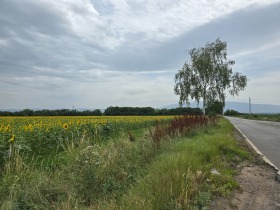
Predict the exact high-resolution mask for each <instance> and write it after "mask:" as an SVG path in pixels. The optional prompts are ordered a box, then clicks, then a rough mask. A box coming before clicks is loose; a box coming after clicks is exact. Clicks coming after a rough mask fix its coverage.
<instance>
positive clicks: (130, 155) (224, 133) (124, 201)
mask: <svg viewBox="0 0 280 210" xmlns="http://www.w3.org/2000/svg"><path fill="white" fill-rule="evenodd" d="M140 134H141V135H140ZM131 135H132V137H133V138H132V139H133V140H134V141H131V137H130V136H129V135H128V134H127V133H123V135H122V136H121V137H119V138H116V139H111V140H110V141H107V142H106V144H94V145H92V144H91V141H90V140H86V139H84V140H83V141H82V142H81V143H80V144H79V146H74V145H71V144H69V145H68V147H67V148H66V150H65V151H64V152H61V153H58V154H57V155H56V156H55V157H53V156H51V157H49V158H47V156H46V157H44V158H41V157H34V158H32V160H31V161H30V158H25V155H24V154H17V153H15V154H14V156H13V157H12V159H11V160H9V161H7V162H6V165H5V167H4V168H3V169H2V170H1V175H0V209H50V208H53V209H75V208H77V209H208V208H209V202H210V200H211V198H212V196H213V195H221V196H227V195H229V193H230V192H231V191H232V190H233V189H235V188H237V187H238V184H237V183H236V182H235V181H234V179H233V175H234V174H235V173H236V171H235V170H233V169H232V168H231V167H230V166H231V164H232V163H235V162H236V161H237V160H238V161H240V160H242V159H244V158H248V154H247V153H246V152H245V151H244V150H242V149H240V147H239V146H238V144H237V141H235V140H234V138H233V127H232V125H231V124H230V123H229V122H228V121H227V120H226V119H223V118H222V119H221V120H220V121H219V123H218V125H217V126H215V127H208V128H204V129H200V130H199V131H195V132H192V133H191V135H189V136H182V135H181V136H177V137H168V136H167V137H165V138H164V140H163V141H162V143H161V146H160V148H155V146H154V144H153V143H152V140H151V137H150V135H149V132H148V131H145V130H142V133H141V132H139V130H137V131H136V133H134V132H133V131H131ZM237 157H238V158H237ZM211 169H216V170H217V171H218V172H220V173H221V174H220V175H213V174H211V172H210V171H211Z"/></svg>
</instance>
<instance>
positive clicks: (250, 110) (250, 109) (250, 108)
mask: <svg viewBox="0 0 280 210" xmlns="http://www.w3.org/2000/svg"><path fill="white" fill-rule="evenodd" d="M249 114H252V107H251V98H250V97H249Z"/></svg>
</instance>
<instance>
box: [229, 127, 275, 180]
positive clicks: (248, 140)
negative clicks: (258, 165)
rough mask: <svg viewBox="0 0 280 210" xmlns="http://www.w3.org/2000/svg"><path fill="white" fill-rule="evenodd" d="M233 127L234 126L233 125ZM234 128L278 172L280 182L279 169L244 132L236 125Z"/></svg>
mask: <svg viewBox="0 0 280 210" xmlns="http://www.w3.org/2000/svg"><path fill="white" fill-rule="evenodd" d="M231 124H232V123H231ZM232 125H233V124H232ZM233 127H234V128H235V129H236V130H238V132H239V133H240V134H241V135H242V136H243V137H244V138H245V140H246V141H247V142H248V143H249V144H250V146H251V147H252V148H253V149H254V150H255V152H256V153H257V154H259V155H260V156H261V157H262V159H263V160H264V161H265V162H266V163H267V164H269V165H270V166H272V167H273V168H274V169H275V170H276V171H277V172H276V177H275V178H276V179H277V180H278V181H279V182H280V170H279V168H277V167H276V166H275V165H274V164H273V163H272V162H271V161H270V160H269V159H268V158H267V157H266V156H265V155H264V154H263V153H262V152H261V151H260V150H259V149H258V148H257V147H256V146H255V145H254V144H253V143H252V142H251V141H250V139H248V138H247V137H246V136H245V135H244V133H242V131H241V130H240V129H239V128H238V127H236V126H235V125H233Z"/></svg>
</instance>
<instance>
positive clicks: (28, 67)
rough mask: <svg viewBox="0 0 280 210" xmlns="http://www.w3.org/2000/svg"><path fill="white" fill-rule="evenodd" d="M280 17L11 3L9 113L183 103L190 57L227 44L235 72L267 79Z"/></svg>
mask: <svg viewBox="0 0 280 210" xmlns="http://www.w3.org/2000/svg"><path fill="white" fill-rule="evenodd" d="M279 10H280V2H279V1H273V0H267V1H261V0H250V1H245V2H244V1H241V0H235V1H230V2H226V1H222V0H211V1H203V2H198V1H195V0H191V1H183V0H176V1H171V0H154V1H148V0H135V1H126V0H115V1H109V0H81V1H76V0H37V1H33V0H21V1H19V0H2V1H0V88H1V92H0V97H1V99H3V101H5V102H2V103H1V105H0V108H1V107H7V108H9V107H20V108H21V107H25V108H26V107H30V108H33V107H46V108H51V107H54V108H58V107H68V106H70V107H72V103H73V104H75V106H76V107H78V106H87V107H89V106H90V107H92V106H93V107H101V108H104V107H106V106H109V105H134V106H136V105H139V106H140V105H145V106H147V105H151V106H162V105H165V104H166V103H167V104H168V103H174V101H175V102H177V96H175V95H174V93H173V82H174V81H173V77H174V74H175V73H176V72H177V70H178V69H180V68H181V66H182V65H183V63H184V61H186V60H187V59H188V57H187V50H189V49H191V48H193V47H200V46H203V45H204V44H205V43H206V42H211V41H214V40H215V39H216V38H218V37H221V39H222V40H225V41H227V42H228V52H229V54H228V55H229V56H228V57H229V58H232V59H234V60H236V65H235V66H234V71H240V72H243V73H245V74H246V75H248V76H250V77H251V78H254V77H252V76H254V75H257V76H265V75H266V73H267V72H276V71H279V69H278V66H279V50H278V49H279V35H280V29H279V24H278V22H277V20H279V19H280V13H279ZM267 75H269V74H267ZM275 85H277V84H275ZM1 101H2V100H1ZM164 103H165V104H164ZM279 103H280V101H279ZM69 104H70V105H69ZM76 104H77V105H76ZM78 104H80V105H78Z"/></svg>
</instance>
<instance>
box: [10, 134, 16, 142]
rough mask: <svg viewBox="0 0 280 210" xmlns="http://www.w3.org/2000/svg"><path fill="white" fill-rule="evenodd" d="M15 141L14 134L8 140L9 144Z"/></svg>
mask: <svg viewBox="0 0 280 210" xmlns="http://www.w3.org/2000/svg"><path fill="white" fill-rule="evenodd" d="M14 140H15V134H12V137H11V138H10V139H9V142H13V141H14Z"/></svg>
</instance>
